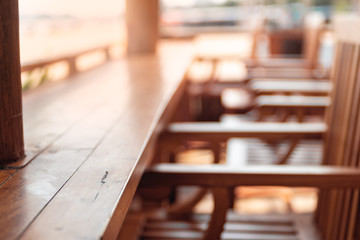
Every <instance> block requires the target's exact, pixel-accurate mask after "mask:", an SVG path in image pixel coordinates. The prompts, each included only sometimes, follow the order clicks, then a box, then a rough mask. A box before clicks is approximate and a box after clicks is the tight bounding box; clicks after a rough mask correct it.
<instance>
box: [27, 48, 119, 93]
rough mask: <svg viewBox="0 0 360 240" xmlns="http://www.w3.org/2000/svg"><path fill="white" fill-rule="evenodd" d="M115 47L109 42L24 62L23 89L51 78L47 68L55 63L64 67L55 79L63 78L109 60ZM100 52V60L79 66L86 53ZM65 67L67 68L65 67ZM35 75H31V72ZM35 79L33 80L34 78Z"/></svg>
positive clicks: (33, 86) (35, 85)
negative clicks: (84, 67) (82, 67)
mask: <svg viewBox="0 0 360 240" xmlns="http://www.w3.org/2000/svg"><path fill="white" fill-rule="evenodd" d="M114 47H115V44H109V45H105V46H101V47H95V48H91V49H87V50H84V51H79V52H76V53H73V54H68V55H63V56H58V57H54V58H48V59H45V60H41V61H35V62H29V63H25V64H23V65H22V66H21V73H22V83H23V90H27V89H29V88H35V87H37V86H39V85H41V84H42V83H44V82H46V81H48V80H52V79H50V78H51V77H49V76H48V69H49V68H51V66H54V65H55V64H60V63H62V64H64V65H65V66H66V67H65V69H63V73H62V74H61V76H60V77H57V79H63V78H68V77H71V76H73V75H75V74H77V73H79V72H83V71H85V70H89V69H92V68H94V67H96V66H99V65H101V64H103V63H105V62H107V61H108V60H111V59H112V58H113V57H114V56H113V54H112V50H113V48H114ZM96 53H100V54H102V55H103V57H101V59H100V61H96V63H95V64H94V63H92V64H90V67H89V66H88V67H86V69H85V70H84V69H81V67H79V64H78V62H79V59H80V58H83V57H86V55H91V54H96ZM66 68H67V69H66ZM35 71H37V72H36V73H35V76H33V73H34V72H35ZM34 79H35V80H34Z"/></svg>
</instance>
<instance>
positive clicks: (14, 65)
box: [0, 0, 24, 164]
mask: <svg viewBox="0 0 360 240" xmlns="http://www.w3.org/2000/svg"><path fill="white" fill-rule="evenodd" d="M0 42H1V44H0V164H1V163H5V162H10V161H14V160H18V159H20V158H22V157H24V136H23V122H22V99H21V75H20V74H21V72H20V51H19V12H18V1H17V0H1V1H0Z"/></svg>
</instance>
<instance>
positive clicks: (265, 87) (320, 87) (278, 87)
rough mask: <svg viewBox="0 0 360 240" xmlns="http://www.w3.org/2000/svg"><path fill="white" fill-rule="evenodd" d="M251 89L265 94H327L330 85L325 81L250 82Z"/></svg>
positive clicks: (330, 87)
mask: <svg viewBox="0 0 360 240" xmlns="http://www.w3.org/2000/svg"><path fill="white" fill-rule="evenodd" d="M250 86H251V88H252V89H253V90H254V91H257V92H258V93H267V92H285V93H292V92H299V93H304V94H305V93H309V94H311V93H329V92H330V91H331V89H332V84H331V83H330V82H327V81H281V80H280V81H260V80H257V81H251V83H250Z"/></svg>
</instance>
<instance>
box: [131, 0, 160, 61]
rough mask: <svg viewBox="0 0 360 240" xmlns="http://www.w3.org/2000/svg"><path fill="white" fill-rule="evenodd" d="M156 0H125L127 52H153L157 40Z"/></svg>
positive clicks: (157, 11) (157, 4)
mask: <svg viewBox="0 0 360 240" xmlns="http://www.w3.org/2000/svg"><path fill="white" fill-rule="evenodd" d="M158 15H159V3H158V0H127V1H126V27H127V42H128V43H127V53H128V54H130V55H131V54H138V53H154V52H155V51H156V43H157V40H158Z"/></svg>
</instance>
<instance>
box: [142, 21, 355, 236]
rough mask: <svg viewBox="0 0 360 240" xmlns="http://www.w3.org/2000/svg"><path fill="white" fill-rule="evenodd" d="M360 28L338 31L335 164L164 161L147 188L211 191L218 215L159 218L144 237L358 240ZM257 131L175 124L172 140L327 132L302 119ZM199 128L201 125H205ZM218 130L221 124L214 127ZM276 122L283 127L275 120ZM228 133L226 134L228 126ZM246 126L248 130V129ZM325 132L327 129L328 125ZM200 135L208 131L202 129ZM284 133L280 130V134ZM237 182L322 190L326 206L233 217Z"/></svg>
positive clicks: (332, 118)
mask: <svg viewBox="0 0 360 240" xmlns="http://www.w3.org/2000/svg"><path fill="white" fill-rule="evenodd" d="M342 26H352V27H354V28H356V27H360V19H359V18H355V19H354V18H344V17H343V18H339V19H337V25H336V29H337V31H340V32H341V33H342V34H341V35H339V36H342V37H341V38H339V39H338V41H339V43H338V54H340V55H341V57H344V62H343V63H342V68H339V69H338V71H334V81H335V82H336V86H337V88H336V91H335V92H334V93H333V99H334V102H333V104H332V106H331V108H330V110H329V112H328V113H327V116H328V118H327V122H328V126H329V127H328V131H327V132H326V137H325V151H324V157H323V164H324V165H331V166H318V167H314V166H312V167H308V166H269V165H267V166H247V165H245V166H241V167H234V166H233V165H231V166H228V165H226V164H225V165H221V164H220V165H207V166H204V165H199V166H194V165H191V166H189V165H179V164H157V165H154V166H152V167H151V168H149V169H148V171H147V172H146V173H145V175H144V176H143V179H142V182H141V187H142V188H149V187H172V186H179V185H186V186H189V185H190V186H201V187H205V188H210V189H211V191H212V194H213V197H214V202H215V207H214V211H213V213H212V215H211V217H206V216H202V215H196V214H195V215H191V217H188V218H185V219H184V218H183V219H177V220H176V219H171V218H168V217H169V216H166V215H162V216H153V217H150V218H148V219H149V220H148V221H147V223H146V224H145V226H144V230H143V232H142V234H141V235H142V239H220V238H221V239H304V240H305V239H307V240H309V239H326V240H331V239H349V240H351V239H356V238H357V237H358V236H359V228H358V224H359V209H360V205H359V190H358V189H359V187H360V170H359V169H358V166H359V165H360V162H359V160H358V154H359V152H360V151H359V150H360V149H359V141H360V126H359V124H358V122H359V120H360V114H359V111H358V109H359V103H360V80H359V79H360V35H358V34H357V35H356V34H354V33H351V32H350V31H351V28H348V29H347V28H344V27H342ZM260 126H261V125H259V126H258V127H257V131H256V132H255V131H252V129H249V128H247V127H242V128H241V129H238V131H236V132H234V131H233V129H231V128H228V129H224V128H220V127H219V128H217V129H216V127H215V128H213V129H216V131H214V130H211V131H209V125H207V126H204V125H203V126H202V128H201V129H200V128H198V129H196V128H195V127H193V126H192V127H193V130H191V129H190V128H188V129H187V131H186V132H184V131H177V129H179V128H177V126H176V125H173V126H171V127H170V132H171V131H172V132H171V133H170V132H168V133H167V134H166V136H167V140H168V141H170V140H173V139H175V138H176V139H181V140H187V139H191V138H196V139H202V140H204V139H212V140H215V141H219V140H223V139H227V138H230V137H234V136H241V137H254V136H255V135H257V134H259V133H260V135H261V136H262V137H263V138H284V137H289V136H291V135H292V134H294V135H297V136H300V135H301V136H302V137H305V136H307V137H310V136H314V135H316V134H318V133H319V131H318V130H319V129H317V130H316V129H315V128H313V132H311V131H304V129H301V128H299V127H301V126H303V127H305V126H306V124H296V127H294V125H293V127H294V129H293V130H292V131H289V130H290V129H289V128H288V127H290V125H287V124H283V125H282V130H277V131H276V130H275V128H273V129H272V130H268V129H266V128H265V126H264V125H263V126H262V127H260ZM197 127H199V126H197ZM212 127H214V126H212ZM272 127H276V126H275V125H272ZM225 130H226V131H225ZM240 130H241V131H240ZM323 130H325V129H323ZM199 132H200V133H199ZM275 134H276V135H275ZM235 186H289V187H301V186H308V187H316V188H319V189H320V191H319V200H318V208H317V210H316V212H315V214H314V216H312V215H296V214H290V215H289V216H259V217H254V216H237V215H234V214H228V208H229V207H230V205H231V191H232V189H233V187H235Z"/></svg>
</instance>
